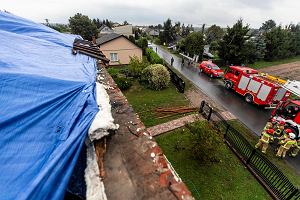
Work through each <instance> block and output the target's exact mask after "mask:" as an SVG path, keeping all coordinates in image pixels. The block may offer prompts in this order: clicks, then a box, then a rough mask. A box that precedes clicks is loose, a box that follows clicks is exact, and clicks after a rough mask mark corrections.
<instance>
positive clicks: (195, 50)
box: [184, 32, 204, 58]
mask: <svg viewBox="0 0 300 200" xmlns="http://www.w3.org/2000/svg"><path fill="white" fill-rule="evenodd" d="M184 43H185V48H186V51H187V52H188V53H189V54H190V55H198V56H200V57H201V58H202V55H203V47H204V41H203V34H202V33H200V32H193V33H190V34H189V35H188V36H187V37H186V38H185V40H184Z"/></svg>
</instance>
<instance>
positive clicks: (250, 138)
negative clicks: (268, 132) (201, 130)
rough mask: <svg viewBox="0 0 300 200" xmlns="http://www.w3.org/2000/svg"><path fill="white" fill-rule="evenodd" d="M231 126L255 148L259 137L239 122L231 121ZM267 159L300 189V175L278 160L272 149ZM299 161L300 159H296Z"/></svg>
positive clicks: (283, 161) (281, 160)
mask: <svg viewBox="0 0 300 200" xmlns="http://www.w3.org/2000/svg"><path fill="white" fill-rule="evenodd" d="M229 124H231V125H232V127H234V128H235V129H236V130H238V131H239V132H240V133H241V134H242V135H243V136H244V137H245V138H246V139H247V140H248V142H250V143H251V144H252V145H253V146H254V145H255V144H256V143H257V141H258V136H255V135H254V134H253V133H252V132H251V131H250V130H249V129H248V128H247V127H246V126H245V125H243V124H242V123H241V122H239V121H237V120H231V121H229ZM266 157H267V158H268V159H269V160H270V161H271V162H272V163H273V164H275V165H276V166H277V167H278V168H279V169H280V170H281V171H282V172H283V173H284V174H285V175H286V176H287V177H288V179H289V180H290V181H291V182H292V183H293V184H294V185H295V186H297V187H300V178H299V176H300V175H299V174H297V172H295V170H294V169H293V168H292V167H290V166H289V165H288V164H287V163H286V162H285V160H284V159H280V158H277V157H276V156H275V152H274V151H273V149H272V148H270V147H269V148H268V150H267V155H266ZM296 159H298V158H296Z"/></svg>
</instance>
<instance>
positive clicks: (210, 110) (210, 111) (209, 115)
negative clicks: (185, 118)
mask: <svg viewBox="0 0 300 200" xmlns="http://www.w3.org/2000/svg"><path fill="white" fill-rule="evenodd" d="M208 107H209V113H208V116H207V121H209V120H210V118H211V114H212V111H213V109H212V107H210V106H208Z"/></svg>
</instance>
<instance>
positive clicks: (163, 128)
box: [147, 114, 203, 136]
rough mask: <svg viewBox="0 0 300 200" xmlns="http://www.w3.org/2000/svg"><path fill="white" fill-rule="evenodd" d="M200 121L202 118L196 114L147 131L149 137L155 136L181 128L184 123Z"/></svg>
mask: <svg viewBox="0 0 300 200" xmlns="http://www.w3.org/2000/svg"><path fill="white" fill-rule="evenodd" d="M201 119H203V118H202V116H200V115H198V114H192V115H188V116H185V117H182V118H179V119H175V120H173V121H169V122H166V123H163V124H159V125H157V126H153V127H150V128H148V129H147V131H148V132H149V133H150V135H151V136H157V135H160V134H162V133H166V132H169V131H172V130H175V129H177V128H180V127H183V126H185V124H186V123H192V122H195V121H198V120H201Z"/></svg>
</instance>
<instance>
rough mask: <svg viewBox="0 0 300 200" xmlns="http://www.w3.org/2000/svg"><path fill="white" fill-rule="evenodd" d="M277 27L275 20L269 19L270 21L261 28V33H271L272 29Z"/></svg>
mask: <svg viewBox="0 0 300 200" xmlns="http://www.w3.org/2000/svg"><path fill="white" fill-rule="evenodd" d="M275 27H276V22H275V21H274V20H273V19H269V20H268V21H265V22H264V23H263V24H262V26H261V27H260V28H259V30H261V31H269V30H271V29H272V28H275Z"/></svg>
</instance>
